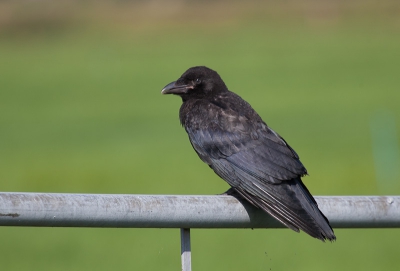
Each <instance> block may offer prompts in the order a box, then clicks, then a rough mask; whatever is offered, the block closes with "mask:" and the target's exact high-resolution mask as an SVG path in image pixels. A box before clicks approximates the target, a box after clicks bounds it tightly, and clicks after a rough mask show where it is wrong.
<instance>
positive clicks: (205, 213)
mask: <svg viewBox="0 0 400 271" xmlns="http://www.w3.org/2000/svg"><path fill="white" fill-rule="evenodd" d="M315 198H316V200H317V202H318V205H319V207H320V208H321V210H322V212H324V213H325V215H326V216H327V217H328V219H329V220H330V222H331V225H332V227H334V228H395V227H400V196H347V197H344V196H334V197H315ZM0 226H39V227H130V228H181V229H180V232H181V263H182V271H191V270H192V266H191V249H190V228H282V227H283V225H282V224H280V223H278V222H277V221H276V220H275V219H273V218H272V217H270V216H269V215H267V214H265V213H264V212H262V211H261V210H259V209H257V208H254V207H253V206H251V205H250V204H248V203H246V202H240V201H239V200H237V199H236V198H234V197H232V196H165V195H159V196H155V195H101V194H44V193H0Z"/></svg>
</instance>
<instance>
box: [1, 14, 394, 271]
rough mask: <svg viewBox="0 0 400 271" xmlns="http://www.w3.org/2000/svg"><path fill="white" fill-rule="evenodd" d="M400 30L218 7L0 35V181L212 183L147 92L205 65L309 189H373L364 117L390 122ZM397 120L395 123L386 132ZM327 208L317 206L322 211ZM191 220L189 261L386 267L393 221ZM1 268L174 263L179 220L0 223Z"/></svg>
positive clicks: (146, 185)
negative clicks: (235, 14)
mask: <svg viewBox="0 0 400 271" xmlns="http://www.w3.org/2000/svg"><path fill="white" fill-rule="evenodd" d="M399 52H400V35H399V32H398V28H396V27H395V26H394V25H392V24H390V23H385V21H380V22H379V23H375V22H369V21H368V20H366V21H365V22H362V23H356V24H355V23H354V22H352V21H343V22H340V23H337V24H334V25H328V26H326V27H311V26H310V25H307V24H304V23H298V22H297V21H294V22H290V21H288V22H285V23H282V24H279V23H275V24H271V21H270V20H264V19H262V18H256V19H251V20H244V19H240V18H238V19H232V20H230V21H229V22H228V23H226V22H218V21H217V22H215V24H206V25H202V24H200V23H199V22H193V21H192V22H190V23H189V24H183V23H182V24H174V23H169V24H168V23H166V24H164V23H162V22H156V23H154V24H153V25H151V24H149V25H146V26H145V27H142V28H123V27H113V26H110V27H108V28H106V29H105V30H104V29H102V28H101V27H93V26H92V27H86V28H83V30H79V31H78V30H75V29H74V28H72V29H67V30H62V31H59V32H57V31H54V32H52V31H50V32H48V31H43V32H40V33H37V34H30V33H24V34H21V35H18V33H17V34H15V35H11V34H9V33H8V34H3V35H1V36H0V59H1V62H0V76H1V77H0V190H1V191H21V192H22V191H26V192H76V193H134V194H142V193H143V194H217V193H221V192H223V191H224V190H226V189H227V185H226V184H225V183H224V182H223V181H221V180H219V178H218V177H216V176H215V175H214V174H213V172H212V171H211V170H209V169H208V167H207V166H205V165H204V164H202V162H201V161H200V160H199V159H198V158H197V156H196V154H195V153H194V151H193V150H192V149H191V146H190V144H189V142H188V140H187V136H186V134H185V132H184V130H183V129H182V128H181V127H180V125H179V121H178V109H179V106H180V103H181V102H180V100H179V99H178V98H177V97H171V96H162V95H161V94H160V90H161V89H162V87H163V86H165V85H166V84H167V83H169V82H171V81H173V80H175V79H177V78H178V77H179V76H180V75H181V74H182V73H183V72H184V71H185V70H186V69H187V68H188V67H190V66H194V65H207V66H209V67H211V68H213V69H215V70H217V71H218V72H219V73H220V75H221V76H222V77H223V79H224V80H225V82H226V84H227V85H228V87H229V88H230V89H231V90H233V91H235V92H237V93H238V94H240V95H241V96H242V97H243V98H244V99H246V100H247V101H249V102H250V103H251V104H252V105H253V107H254V108H255V109H256V110H257V111H258V112H259V113H260V115H261V116H262V117H263V118H264V120H265V121H266V122H267V123H268V124H269V125H270V126H271V127H273V128H274V129H275V130H276V131H278V132H279V133H280V134H281V135H282V136H283V137H284V138H285V139H286V140H287V141H288V142H289V143H290V144H291V145H292V146H293V147H294V148H295V149H296V151H297V152H298V153H299V154H300V156H301V158H302V161H303V163H304V164H305V165H306V167H307V169H308V170H309V173H310V176H308V177H306V178H304V181H305V183H306V184H307V186H308V187H309V188H310V190H311V192H312V193H313V194H315V195H363V194H367V195H368V194H372V195H374V194H398V193H400V186H399V185H397V187H395V188H394V189H392V190H390V191H382V190H379V189H378V185H377V184H376V181H375V173H374V164H373V157H372V146H371V135H370V122H371V119H372V118H373V116H374V114H376V112H379V110H382V109H383V110H386V111H389V112H390V114H392V115H393V116H394V117H395V119H396V123H397V127H400V126H399V123H400V118H399V116H400V106H399V101H400V91H399V86H400V76H399V67H400V66H399V63H400V53H399ZM397 129H398V130H399V128H397ZM328 216H329V214H328ZM335 232H336V234H337V238H338V240H337V242H335V243H333V244H329V243H328V244H323V243H322V242H319V241H316V240H314V239H312V238H310V237H309V236H307V235H306V234H304V233H301V234H296V233H294V232H291V231H289V230H272V229H271V230H254V231H253V230H193V231H192V235H193V239H192V249H193V268H194V269H195V270H289V269H296V270H383V269H385V270H396V269H397V268H398V265H399V264H398V256H397V253H396V252H397V251H398V240H399V238H400V231H399V230H394V229H386V230H346V229H337V230H336V231H335ZM0 237H1V243H2V245H1V248H0V255H1V256H0V259H1V266H2V270H127V269H134V270H160V269H162V270H179V268H180V267H179V266H180V246H179V230H177V229H176V230H164V229H65V228H60V229H58V228H16V227H14V228H12V227H3V228H0Z"/></svg>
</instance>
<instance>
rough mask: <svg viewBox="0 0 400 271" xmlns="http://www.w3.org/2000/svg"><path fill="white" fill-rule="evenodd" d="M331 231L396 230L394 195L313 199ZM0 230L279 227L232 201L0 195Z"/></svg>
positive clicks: (397, 199) (398, 206) (398, 211)
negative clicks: (4, 227)
mask: <svg viewBox="0 0 400 271" xmlns="http://www.w3.org/2000/svg"><path fill="white" fill-rule="evenodd" d="M315 198H316V200H317V202H318V205H319V207H320V209H321V210H322V212H323V213H324V214H325V215H326V216H327V217H328V219H329V221H330V222H331V225H332V227H333V228H397V227H400V196H322V197H321V196H320V197H315ZM0 226H39V227H112V228H114V227H115V228H118V227H125V228H283V227H284V226H283V225H282V224H280V223H279V222H277V221H276V220H275V219H273V218H272V217H270V216H269V215H267V214H265V213H264V212H262V211H261V210H259V209H257V208H254V207H253V206H251V205H250V204H248V203H245V202H240V201H239V200H237V199H236V198H234V197H232V196H173V195H120V194H117V195H113V194H51V193H47V194H46V193H0Z"/></svg>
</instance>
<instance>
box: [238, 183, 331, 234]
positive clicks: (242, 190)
mask: <svg viewBox="0 0 400 271" xmlns="http://www.w3.org/2000/svg"><path fill="white" fill-rule="evenodd" d="M234 190H235V191H236V192H237V193H238V194H239V195H241V196H242V197H243V198H244V199H246V200H247V201H249V202H250V203H251V204H253V205H255V206H256V207H258V208H261V209H262V210H264V211H265V212H267V213H269V214H270V215H271V216H273V217H274V218H276V219H277V220H279V221H280V222H281V223H283V224H284V225H285V226H287V227H288V228H290V229H292V230H294V231H296V232H298V231H299V230H302V231H304V232H306V233H308V234H309V235H310V236H312V237H314V238H317V239H320V240H322V241H325V240H326V239H328V240H330V241H334V240H335V239H336V237H335V235H334V233H333V230H332V227H331V226H330V225H329V221H328V219H327V218H326V217H325V216H324V214H323V213H322V212H321V211H320V210H319V208H318V205H317V203H316V201H315V199H314V198H313V196H312V195H311V194H310V192H309V191H308V189H307V188H306V187H305V185H304V184H303V182H302V181H301V179H300V178H296V179H292V180H290V181H286V182H283V183H281V184H276V185H274V184H264V183H262V184H261V185H255V186H252V187H251V189H248V187H235V188H234ZM277 192H278V193H277Z"/></svg>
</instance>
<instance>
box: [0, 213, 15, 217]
mask: <svg viewBox="0 0 400 271" xmlns="http://www.w3.org/2000/svg"><path fill="white" fill-rule="evenodd" d="M0 216H11V217H19V214H17V213H8V214H2V213H0Z"/></svg>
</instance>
